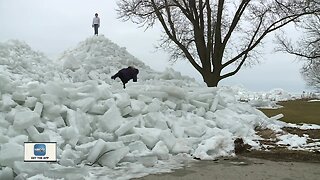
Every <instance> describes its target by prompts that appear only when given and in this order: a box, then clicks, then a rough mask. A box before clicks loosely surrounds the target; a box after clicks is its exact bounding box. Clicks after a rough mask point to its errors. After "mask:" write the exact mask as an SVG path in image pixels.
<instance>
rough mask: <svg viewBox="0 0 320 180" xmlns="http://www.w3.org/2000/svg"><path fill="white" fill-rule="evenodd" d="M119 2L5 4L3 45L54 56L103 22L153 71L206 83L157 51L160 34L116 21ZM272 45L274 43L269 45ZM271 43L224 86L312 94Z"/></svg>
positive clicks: (14, 0) (0, 1) (108, 33)
mask: <svg viewBox="0 0 320 180" xmlns="http://www.w3.org/2000/svg"><path fill="white" fill-rule="evenodd" d="M116 8H117V6H116V0H0V27H1V28H0V42H5V41H7V40H9V39H18V40H21V41H24V42H26V43H27V44H29V45H30V46H31V47H32V48H33V49H34V50H37V51H41V52H43V53H45V54H46V55H47V56H49V57H55V56H57V55H59V54H60V53H62V52H63V51H64V50H66V49H72V48H74V47H75V46H76V45H77V44H78V43H79V42H80V41H83V40H85V39H86V38H88V37H90V36H92V35H93V29H92V27H91V24H92V18H93V16H94V14H95V13H96V12H97V13H98V14H99V17H100V19H101V26H100V28H99V34H103V35H104V36H105V37H107V38H108V39H110V40H112V41H113V42H114V43H116V44H118V45H119V46H121V47H126V48H127V50H128V51H129V52H130V53H131V54H132V55H134V56H136V57H137V58H139V59H140V60H141V61H143V62H144V63H146V64H147V65H149V66H151V68H153V69H155V70H158V71H163V70H164V69H165V68H166V67H172V68H174V69H175V70H177V71H180V72H181V73H182V74H184V75H188V76H191V77H194V78H196V79H197V80H202V78H201V77H200V75H199V74H198V73H197V72H196V71H195V70H194V69H193V68H192V67H191V65H190V64H188V63H187V62H186V61H179V62H177V63H175V64H173V65H172V64H170V63H169V62H168V55H166V54H165V52H163V51H157V50H156V49H155V45H156V44H157V40H159V37H160V33H161V29H160V28H154V29H149V30H147V31H144V29H143V28H138V25H136V24H133V23H131V22H122V21H120V20H119V19H117V12H116V10H115V9H116ZM270 42H271V41H270ZM271 46H272V43H268V44H267V47H266V51H265V52H264V56H263V60H262V61H261V63H260V64H258V65H255V66H253V67H250V68H244V69H242V70H241V71H240V72H239V73H238V74H236V75H235V76H233V77H231V78H228V79H226V80H223V81H221V85H243V86H244V87H245V88H246V89H248V90H251V91H269V90H271V89H273V88H282V89H284V90H286V91H289V92H295V93H301V92H302V91H304V90H307V91H308V89H307V88H306V86H305V82H304V81H303V79H302V77H301V75H300V73H299V70H300V67H301V66H302V63H301V62H298V61H296V60H295V57H294V56H290V55H286V54H281V53H274V52H273V51H272V48H271Z"/></svg>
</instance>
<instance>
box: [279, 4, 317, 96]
mask: <svg viewBox="0 0 320 180" xmlns="http://www.w3.org/2000/svg"><path fill="white" fill-rule="evenodd" d="M312 8H313V9H319V8H320V1H313V3H312ZM295 25H296V27H297V28H298V29H299V30H301V32H303V35H302V36H301V37H300V38H298V40H297V41H293V40H291V39H289V38H288V37H287V36H285V35H283V34H282V35H277V40H278V43H279V44H280V47H279V48H278V49H277V50H279V51H283V52H287V53H289V54H293V55H296V56H297V57H298V58H299V59H301V60H304V61H305V64H304V66H303V67H302V68H301V74H302V75H303V77H304V79H305V80H306V82H307V84H308V85H309V86H310V87H313V88H315V89H317V90H318V91H320V12H319V11H315V13H314V14H310V15H308V16H306V17H303V18H302V20H301V21H297V22H295Z"/></svg>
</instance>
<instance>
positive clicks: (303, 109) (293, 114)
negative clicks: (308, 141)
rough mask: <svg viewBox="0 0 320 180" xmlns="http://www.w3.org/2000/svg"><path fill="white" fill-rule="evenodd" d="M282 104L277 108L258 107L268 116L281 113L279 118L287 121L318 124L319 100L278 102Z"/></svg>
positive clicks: (319, 113)
mask: <svg viewBox="0 0 320 180" xmlns="http://www.w3.org/2000/svg"><path fill="white" fill-rule="evenodd" d="M278 104H279V105H281V106H283V107H282V108H279V109H260V110H261V111H262V112H263V113H265V114H266V115H267V116H268V117H271V116H274V115H277V114H280V113H281V114H283V115H284V117H283V118H281V119H280V120H282V121H285V122H289V123H310V124H320V102H319V101H317V102H308V101H307V100H303V99H299V100H292V101H284V102H279V103H278Z"/></svg>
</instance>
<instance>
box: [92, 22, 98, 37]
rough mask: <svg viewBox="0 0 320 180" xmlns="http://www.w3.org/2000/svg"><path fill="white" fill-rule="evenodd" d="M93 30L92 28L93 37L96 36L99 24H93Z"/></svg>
mask: <svg viewBox="0 0 320 180" xmlns="http://www.w3.org/2000/svg"><path fill="white" fill-rule="evenodd" d="M93 28H94V35H98V28H99V24H95V25H94V26H93Z"/></svg>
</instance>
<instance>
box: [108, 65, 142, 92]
mask: <svg viewBox="0 0 320 180" xmlns="http://www.w3.org/2000/svg"><path fill="white" fill-rule="evenodd" d="M138 74H139V70H138V69H136V68H134V67H132V66H129V67H127V68H123V69H121V70H120V71H118V72H117V73H116V74H115V75H113V76H111V79H113V80H115V79H116V78H117V77H118V78H120V79H121V81H122V84H123V88H124V89H125V88H126V83H127V82H128V81H130V79H132V80H133V82H137V75H138Z"/></svg>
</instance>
